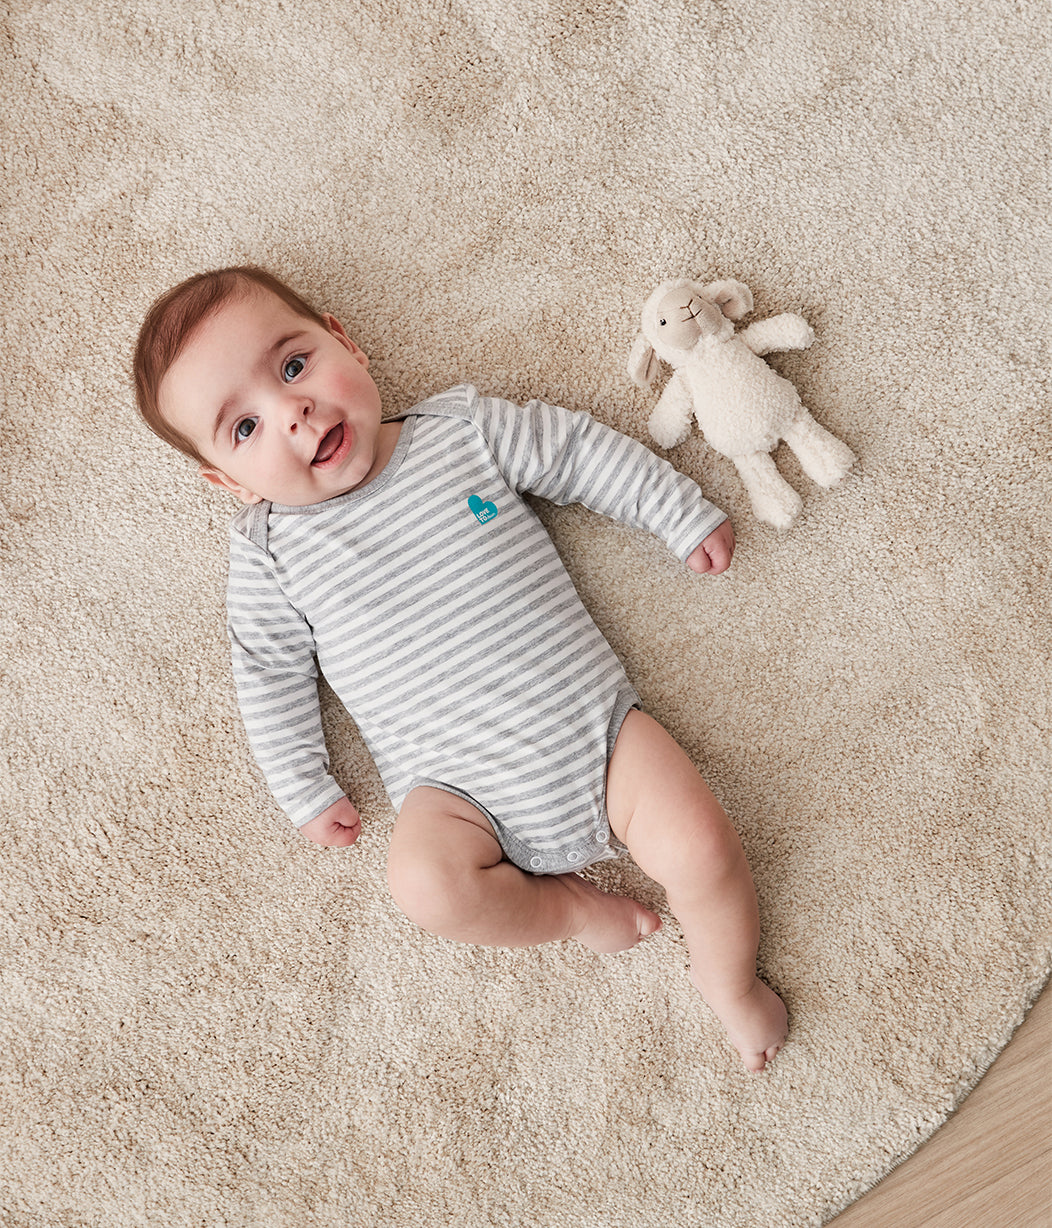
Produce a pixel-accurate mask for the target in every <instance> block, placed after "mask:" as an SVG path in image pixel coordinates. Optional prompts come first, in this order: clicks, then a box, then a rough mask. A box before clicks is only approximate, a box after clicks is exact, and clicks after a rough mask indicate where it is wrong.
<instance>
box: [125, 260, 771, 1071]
mask: <svg viewBox="0 0 1052 1228" xmlns="http://www.w3.org/2000/svg"><path fill="white" fill-rule="evenodd" d="M368 367H369V362H368V359H367V357H366V355H365V354H364V353H363V352H362V351H361V349H359V347H358V346H357V345H356V344H355V343H354V342H353V341H352V340H351V338H350V337H349V336H348V335H347V333H346V332H345V331H344V329H343V327H342V326H341V325H340V323H339V322H338V321H337V320H336V319H335V318H334V317H333V316H331V315H328V314H320V313H318V312H316V311H315V310H314V309H313V308H312V307H310V306H309V305H308V304H307V303H305V302H304V301H303V300H302V299H301V298H300V297H299V296H298V295H297V294H295V292H294V291H292V290H291V289H289V288H288V287H287V286H285V285H284V284H282V283H281V282H280V281H278V280H276V279H275V278H274V277H272V276H271V275H270V274H268V273H266V272H264V271H263V270H260V269H255V268H236V269H222V270H218V271H216V272H211V273H204V274H201V275H199V276H197V277H193V278H191V279H189V280H188V281H186V282H183V283H182V284H180V285H178V286H176V287H175V288H174V289H173V290H171V291H169V292H168V293H167V294H166V295H164V296H163V297H162V298H160V299H159V300H158V301H157V302H156V303H155V304H154V306H153V307H152V308H151V310H150V312H149V314H148V316H147V318H146V320H145V322H144V324H143V326H142V329H141V331H140V334H139V340H138V345H137V348H136V355H135V380H136V393H137V397H138V403H139V408H140V411H141V413H142V415H143V417H144V419H145V421H146V422H147V424H148V425H149V426H150V428H151V429H152V430H153V431H155V432H156V433H157V434H158V435H159V436H160V437H161V438H162V439H165V440H167V441H168V442H169V443H171V444H173V445H174V446H175V447H176V448H178V449H179V450H180V451H182V452H184V453H185V454H187V455H188V456H190V457H192V458H193V459H194V460H195V461H196V462H197V464H198V465H199V466H200V470H201V473H202V475H203V476H204V477H205V478H206V479H207V480H208V481H209V482H212V483H213V484H215V485H216V486H219V487H221V488H223V489H225V490H228V491H230V492H231V493H232V494H234V495H235V496H236V497H237V498H238V499H239V500H240V501H241V502H242V503H243V504H245V507H244V508H243V509H242V510H241V512H240V513H239V514H238V516H237V517H236V518H235V520H234V523H233V526H232V530H231V559H230V578H229V586H228V610H229V633H230V639H231V644H232V652H233V665H234V676H235V681H236V683H237V691H238V699H239V703H240V707H241V711H242V715H243V717H244V721H245V726H246V729H247V731H248V736H249V740H250V743H251V745H252V749H253V753H254V754H255V756H256V758H257V760H258V762H259V764H260V767H261V768H262V770H263V772H264V774H265V775H266V778H267V782H268V784H269V785H270V787H271V789H272V791H273V793H274V795H275V797H276V798H277V800H278V801H279V803H280V804H281V805H282V807H283V808H284V809H285V811H286V812H287V813H288V815H289V817H290V818H291V820H292V822H293V823H294V824H295V825H296V826H297V827H298V828H299V830H300V831H301V832H302V833H303V834H304V836H306V837H307V838H308V839H310V840H313V841H316V842H317V843H318V844H323V845H329V846H334V847H339V846H346V845H351V844H353V843H354V842H355V840H357V838H358V836H359V834H360V831H361V822H360V819H359V816H358V813H357V811H356V810H355V808H354V806H353V805H352V804H351V802H350V801H349V800H348V798H347V797H346V796H345V795H344V793H343V790H342V789H341V788H340V787H339V785H338V784H337V783H336V782H335V781H334V780H333V778H332V777H331V775H330V774H329V765H328V759H327V756H326V751H325V744H324V738H323V735H322V729H321V720H320V715H319V701H318V690H317V678H318V671H319V668H320V670H321V672H322V673H324V675H325V677H326V679H327V680H328V681H329V683H330V685H331V686H332V687H333V689H334V691H335V692H336V693H337V694H338V695H339V697H340V699H341V700H342V701H343V703H344V705H345V706H346V708H347V710H348V711H349V712H350V713H351V715H352V716H353V717H354V719H355V721H356V722H357V725H358V728H359V729H360V731H361V733H362V736H363V738H364V739H365V742H366V745H367V746H368V747H369V750H370V752H371V753H372V755H373V757H374V759H375V761H376V764H377V767H378V769H379V771H380V774H381V777H382V779H383V781H384V785H385V787H386V789H387V791H388V793H389V794H390V796H391V799H392V801H393V802H394V804H395V806H396V808H397V809H398V818H397V822H396V824H395V828H394V833H393V836H392V839H391V847H390V853H389V861H388V875H389V882H390V887H391V892H392V895H393V897H394V899H395V901H396V903H397V904H398V906H399V907H400V908H401V909H402V910H403V911H404V912H405V914H406V915H407V916H408V917H409V918H410V919H411V920H412V921H414V922H415V923H416V924H418V925H420V926H422V927H424V928H425V929H427V930H429V931H431V932H433V933H435V934H439V935H442V936H443V937H446V938H450V939H453V940H455V941H458V942H470V943H480V944H489V945H497V946H532V945H534V944H539V943H543V942H551V941H555V940H559V939H566V938H576V939H577V940H578V941H579V942H582V943H584V944H585V945H586V946H588V947H590V948H591V949H592V950H593V951H599V952H610V951H621V950H626V949H627V948H629V947H632V946H634V945H635V944H636V943H638V942H639V941H640V940H641V939H643V938H645V937H646V936H647V935H649V934H652V933H653V932H654V931H655V930H657V929H658V928H659V926H660V924H661V922H660V919H659V918H658V917H657V915H656V914H654V913H653V912H651V911H650V910H649V909H646V908H644V907H643V906H642V905H641V904H639V903H637V902H636V901H634V900H632V899H629V898H626V897H624V896H618V895H613V894H609V893H606V892H602V891H600V890H598V889H597V888H596V887H595V886H593V885H592V884H590V883H589V882H587V881H586V880H585V879H583V878H581V877H580V875H578V874H577V873H575V871H577V870H580V869H583V868H584V867H585V866H588V865H591V864H593V863H595V862H597V861H599V860H601V859H604V858H608V857H616V856H619V855H621V854H622V853H624V852H625V851H626V850H627V852H628V853H629V854H630V855H631V856H632V857H633V858H634V860H635V861H636V863H637V864H638V865H639V866H640V868H641V869H642V870H643V871H644V872H645V873H646V874H648V875H650V876H651V877H652V878H654V879H655V880H656V881H657V882H658V883H660V884H661V885H662V886H663V887H664V889H665V891H666V893H667V897H668V904H669V908H670V909H671V911H672V912H673V914H674V915H675V917H676V918H677V920H678V921H679V923H680V925H681V926H682V928H683V933H684V936H685V938H686V941H687V945H688V950H689V952H690V960H691V972H690V975H691V980H692V982H693V984H694V985H695V986H696V988H697V989H698V990H699V991H700V993H701V994H702V996H703V998H704V999H705V1001H706V1002H707V1003H708V1004H709V1006H710V1007H711V1008H712V1010H713V1011H714V1012H715V1013H716V1015H717V1016H718V1017H719V1019H720V1020H721V1021H722V1023H723V1026H724V1027H725V1029H726V1031H727V1034H728V1036H729V1038H730V1040H731V1042H732V1043H733V1044H734V1045H735V1047H736V1048H737V1049H738V1051H739V1052H740V1054H741V1056H742V1059H743V1060H744V1062H745V1065H746V1066H747V1067H748V1069H749V1070H751V1071H761V1070H763V1069H764V1067H765V1066H766V1064H767V1063H768V1062H769V1061H771V1060H772V1059H773V1058H774V1056H775V1054H776V1053H777V1052H778V1050H779V1049H780V1047H781V1045H782V1043H783V1041H784V1039H785V1036H786V1030H787V1019H786V1010H785V1007H784V1005H783V1004H782V1001H781V999H780V998H779V997H778V996H777V995H776V994H775V993H774V992H773V991H772V990H771V989H769V988H768V987H767V986H766V985H765V984H764V983H763V982H762V981H760V980H759V979H758V978H757V976H756V952H757V945H758V941H759V919H758V912H757V906H756V895H755V891H754V889H753V883H752V877H751V875H750V872H749V867H748V865H747V863H746V860H745V856H744V853H743V851H742V846H741V843H740V841H739V840H738V837H737V835H736V833H735V831H734V828H733V827H732V826H731V824H730V822H729V820H728V818H727V816H726V815H725V814H724V812H723V809H722V808H721V807H720V805H719V803H718V802H717V800H716V799H715V797H714V796H713V795H712V793H711V792H710V791H709V789H708V788H707V786H706V785H705V782H704V781H703V780H702V779H701V777H700V776H699V775H698V773H697V771H696V770H695V768H694V766H693V764H692V763H691V762H690V760H689V759H688V758H687V756H686V754H685V753H684V752H683V751H682V750H681V749H680V747H679V746H678V745H677V744H676V742H675V741H673V739H672V738H671V737H670V736H669V735H668V734H667V733H666V731H665V730H664V729H663V728H662V727H661V726H660V725H659V724H658V723H657V722H656V721H654V720H653V719H651V718H650V717H649V716H647V715H645V714H644V713H643V712H642V711H641V710H640V704H639V699H638V697H637V696H636V694H635V692H634V691H633V690H632V687H631V685H630V683H629V682H628V679H627V678H626V677H625V674H624V671H623V670H622V668H621V665H620V663H619V661H618V660H617V658H616V656H615V655H614V653H613V651H612V650H611V649H610V647H609V645H608V644H607V643H606V641H605V640H604V639H603V637H602V635H601V634H600V632H599V630H598V628H597V627H596V626H595V624H594V623H593V622H592V620H591V618H590V617H589V615H588V614H587V612H586V611H585V609H584V607H583V606H582V604H581V602H580V599H579V598H578V596H577V593H576V591H575V589H574V586H573V584H572V582H571V580H570V578H569V576H568V574H567V572H566V570H565V568H564V567H563V565H562V563H561V561H560V559H559V556H558V555H557V553H556V551H555V548H554V545H553V544H552V542H551V539H550V538H549V536H548V534H547V533H546V532H545V530H544V529H543V527H542V526H541V524H540V521H539V520H538V519H537V517H536V515H535V514H534V513H533V512H532V510H531V509H530V508H529V507H528V506H527V504H526V503H525V502H524V501H523V499H522V498H521V492H525V491H529V492H532V493H534V494H537V495H541V496H543V497H544V498H546V499H549V500H551V501H553V502H556V503H560V504H565V503H571V502H578V503H583V504H585V505H586V506H588V507H590V508H593V509H594V510H596V511H599V512H602V513H604V514H605V515H608V516H612V517H616V518H617V519H619V520H621V521H623V522H624V523H627V524H630V525H633V526H638V527H642V528H647V529H649V530H650V531H652V532H653V533H655V534H656V535H657V536H659V537H660V538H661V539H662V540H664V541H665V542H666V543H667V544H668V546H669V547H670V549H672V550H673V551H674V552H675V553H676V554H677V555H678V556H679V557H680V558H681V559H682V560H684V561H685V562H686V565H687V566H688V567H689V568H691V569H692V570H693V571H695V572H701V573H709V574H712V575H718V574H719V573H720V572H723V571H725V570H726V569H727V567H728V566H729V565H730V561H731V555H732V553H733V550H734V534H733V531H732V529H731V526H730V522H729V521H728V520H727V518H726V517H725V516H724V514H723V513H722V512H720V511H719V510H718V509H717V508H715V507H713V506H712V504H710V503H709V502H707V500H706V499H705V498H704V497H703V495H702V494H701V492H700V491H699V489H698V488H697V486H696V485H695V484H694V483H693V482H691V481H690V480H689V479H688V478H686V477H685V476H683V475H682V474H679V473H677V472H676V471H675V470H674V469H673V468H672V467H671V466H670V465H669V464H668V463H667V462H665V461H663V460H660V459H659V458H658V457H656V456H654V454H653V453H651V452H650V451H649V449H647V448H645V447H644V446H643V445H642V444H640V443H638V442H636V441H635V440H632V439H629V438H627V437H626V436H623V435H621V434H619V433H618V432H616V431H613V430H610V429H609V428H607V427H605V426H602V425H601V424H600V423H598V422H596V421H595V420H594V419H593V418H591V417H590V416H589V415H587V414H584V413H571V412H569V411H567V410H564V409H559V408H556V407H554V406H550V405H546V404H544V403H542V402H539V401H536V402H531V404H529V405H527V406H526V407H525V408H519V407H517V406H514V405H511V404H509V403H507V402H504V401H498V400H493V399H490V398H487V397H483V396H481V395H480V394H479V393H478V392H476V391H475V390H474V389H473V388H470V387H466V386H463V387H458V388H454V389H452V390H451V391H449V392H447V393H445V394H443V395H441V396H437V397H434V398H432V399H430V400H427V401H424V402H423V403H422V404H420V405H417V406H415V407H414V408H413V409H411V410H409V411H408V412H407V413H405V414H402V415H401V416H400V417H398V418H395V419H384V418H382V416H381V405H380V395H379V392H378V391H377V388H376V385H375V384H374V382H373V380H372V378H371V377H370V375H369V371H368Z"/></svg>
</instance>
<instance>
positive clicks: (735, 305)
mask: <svg viewBox="0 0 1052 1228" xmlns="http://www.w3.org/2000/svg"><path fill="white" fill-rule="evenodd" d="M703 293H704V295H705V297H706V298H709V299H711V300H712V301H713V302H714V303H715V304H716V306H717V307H718V308H719V309H720V311H722V312H723V314H724V315H725V316H726V317H727V319H728V320H740V319H741V318H742V316H747V315H748V314H749V312H750V311H752V291H751V290H750V289H749V287H748V286H747V285H746V284H745V283H744V282H741V281H714V282H711V283H710V284H709V285H707V286H705V288H704V290H703Z"/></svg>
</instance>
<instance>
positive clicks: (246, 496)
mask: <svg viewBox="0 0 1052 1228" xmlns="http://www.w3.org/2000/svg"><path fill="white" fill-rule="evenodd" d="M199 472H200V474H201V476H202V477H203V478H204V480H205V481H206V482H209V483H211V484H212V485H213V486H218V487H219V489H220V490H228V491H230V493H231V494H232V495H234V496H235V497H236V498H238V499H240V500H241V502H242V503H262V502H263V496H262V495H256V494H253V493H252V491H250V490H248V489H247V488H246V487H244V486H241V485H240V484H239V483H237V482H235V481H234V479H233V478H231V477H227V475H226V474H225V473H224V472H223V471H222V470H221V469H210V468H208V467H207V466H205V465H202V466H201V468H200V470H199Z"/></svg>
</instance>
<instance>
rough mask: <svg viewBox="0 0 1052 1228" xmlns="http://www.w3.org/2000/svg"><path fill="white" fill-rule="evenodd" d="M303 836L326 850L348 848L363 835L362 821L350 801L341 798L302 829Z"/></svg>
mask: <svg viewBox="0 0 1052 1228" xmlns="http://www.w3.org/2000/svg"><path fill="white" fill-rule="evenodd" d="M300 832H301V834H302V835H304V836H306V837H307V839H308V840H313V841H314V843H315V844H324V845H325V846H326V848H331V849H337V848H347V847H348V846H349V845H352V844H353V843H354V842H355V840H357V839H358V837H359V836H360V835H361V834H362V820H361V819H360V818H359V817H358V811H357V810H355V808H354V807H353V806H352V805H351V803H350V800H349V799H348V798H346V797H341V798H340V800H339V801H338V802H333V804H332V805H331V806H329V807H327V809H325V810H323V811H322V812H321V814H319V815H318V816H317V817H316V818H313V819H311V821H310V822H309V823H304V824H303V826H302V827H301V828H300Z"/></svg>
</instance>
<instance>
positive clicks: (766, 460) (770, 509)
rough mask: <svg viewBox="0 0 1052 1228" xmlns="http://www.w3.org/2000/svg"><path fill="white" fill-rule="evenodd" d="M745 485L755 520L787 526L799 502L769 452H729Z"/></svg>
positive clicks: (799, 506) (778, 526) (790, 522)
mask: <svg viewBox="0 0 1052 1228" xmlns="http://www.w3.org/2000/svg"><path fill="white" fill-rule="evenodd" d="M731 460H732V461H734V464H735V465H736V466H737V469H738V472H739V473H740V474H741V479H742V481H743V482H744V483H745V489H746V490H747V491H748V492H749V498H750V499H751V500H752V510H753V511H754V512H755V513H756V518H757V520H762V521H763V522H764V523H765V524H770V525H774V527H775V528H776V529H788V528H789V526H790V525H791V524H792V523H793V521H794V520H795V519H796V517H797V515H798V514H799V512H800V508H801V507H802V506H803V504H802V502H801V499H800V496H799V495H798V494H797V493H796V491H795V490H793V488H792V487H791V486H790V485H789V483H788V482H787V481H786V480H785V478H783V477H782V475H781V474H780V473H779V472H778V470H777V468H776V467H775V463H774V460H773V458H772V457H771V455H770V453H769V452H751V453H748V454H747V455H744V456H732V457H731Z"/></svg>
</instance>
